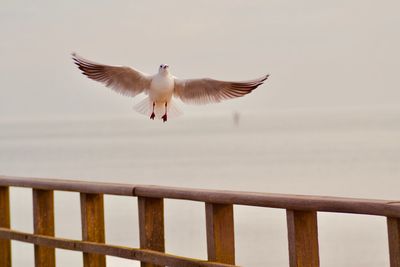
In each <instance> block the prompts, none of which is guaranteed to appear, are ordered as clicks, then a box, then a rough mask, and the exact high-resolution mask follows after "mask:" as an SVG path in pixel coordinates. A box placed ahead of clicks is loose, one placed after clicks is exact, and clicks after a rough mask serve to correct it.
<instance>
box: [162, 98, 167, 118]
mask: <svg viewBox="0 0 400 267" xmlns="http://www.w3.org/2000/svg"><path fill="white" fill-rule="evenodd" d="M161 118H162V120H163V122H166V121H167V119H168V116H167V102H165V113H164V115H163V116H162V117H161Z"/></svg>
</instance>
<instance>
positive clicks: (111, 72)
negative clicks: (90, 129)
mask: <svg viewBox="0 0 400 267" xmlns="http://www.w3.org/2000/svg"><path fill="white" fill-rule="evenodd" d="M72 58H73V60H74V63H75V64H76V65H77V66H78V68H79V69H80V70H81V71H82V73H83V74H84V75H86V76H87V77H88V78H90V79H92V80H95V81H98V82H101V83H103V84H105V85H106V86H107V87H110V88H111V89H113V90H114V91H117V92H118V93H121V94H123V95H127V96H135V95H137V94H140V93H143V92H147V91H148V90H149V88H150V83H151V76H149V75H147V74H144V73H142V72H140V71H137V70H135V69H133V68H130V67H117V66H108V65H103V64H98V63H94V62H91V61H89V60H86V59H84V58H82V57H80V56H78V55H77V54H75V53H74V54H72Z"/></svg>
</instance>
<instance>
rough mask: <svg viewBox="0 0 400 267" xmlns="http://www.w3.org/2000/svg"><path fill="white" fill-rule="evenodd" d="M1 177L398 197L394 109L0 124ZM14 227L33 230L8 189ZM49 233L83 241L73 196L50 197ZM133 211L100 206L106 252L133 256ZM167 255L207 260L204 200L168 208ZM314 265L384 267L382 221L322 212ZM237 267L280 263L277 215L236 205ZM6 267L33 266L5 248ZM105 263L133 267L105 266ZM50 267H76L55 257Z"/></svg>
mask: <svg viewBox="0 0 400 267" xmlns="http://www.w3.org/2000/svg"><path fill="white" fill-rule="evenodd" d="M0 173H1V174H7V175H17V176H31V177H45V178H53V177H54V178H72V179H82V180H93V181H107V182H124V183H135V184H157V185H169V186H183V187H195V188H210V189H232V190H245V191H260V192H276V193H296V194H315V195H334V196H346V197H362V198H383V199H400V110H363V109H354V110H328V111H326V110H308V111H286V112H272V113H268V114H256V113H245V114H240V119H239V124H238V125H235V124H234V123H233V116H232V114H216V115H215V116H213V117H211V116H209V117H202V116H198V115H192V116H191V115H185V116H183V117H181V118H178V119H175V120H171V121H169V122H168V123H166V124H162V123H161V122H159V121H156V122H154V121H150V120H148V119H147V118H144V117H140V116H136V115H132V116H131V117H126V118H107V119H106V118H93V119H83V118H82V119H69V120H67V119H62V120H35V121H30V120H15V121H12V120H8V121H7V120H3V121H0ZM11 198H12V202H11V203H12V206H11V212H12V227H13V228H14V229H17V230H23V231H29V232H31V231H32V228H33V225H32V224H33V223H32V199H31V198H32V197H31V192H30V190H28V189H12V191H11ZM55 198H56V203H55V205H56V235H57V236H59V237H66V238H75V239H80V238H81V232H80V231H81V230H80V211H79V195H78V194H77V193H65V192H57V193H56V195H55ZM136 205H137V202H136V199H134V198H128V197H109V196H107V197H106V198H105V208H106V231H107V232H106V238H107V241H108V242H109V243H113V244H117V245H126V246H132V247H138V244H139V238H138V221H137V207H136ZM165 213H166V214H165V216H166V217H165V220H166V248H167V251H168V252H169V253H175V254H179V255H182V256H189V257H198V258H204V259H205V258H206V239H205V214H204V206H203V204H202V203H197V202H187V201H178V200H166V203H165ZM318 216H319V217H318V218H319V221H318V223H319V242H320V254H321V265H322V266H364V267H372V266H379V267H380V266H388V264H389V263H388V262H389V261H388V245H387V233H386V221H385V219H384V218H381V217H373V216H363V215H348V214H347V215H343V214H327V213H321V214H319V215H318ZM235 220H236V224H235V227H236V229H235V232H236V251H237V264H238V265H241V266H256V267H257V266H277V267H279V266H288V252H287V239H286V235H287V233H286V218H285V212H284V211H282V210H276V209H265V208H252V207H242V206H239V207H236V208H235ZM13 257H14V266H21V267H22V266H24V267H25V266H33V248H32V245H29V244H24V243H19V242H13ZM107 260H108V266H139V265H138V264H136V265H135V263H133V264H132V262H130V261H126V260H120V259H116V258H113V257H109V258H108V259H107ZM57 262H58V266H82V256H81V254H79V253H76V252H70V251H63V250H57Z"/></svg>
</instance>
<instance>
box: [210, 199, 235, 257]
mask: <svg viewBox="0 0 400 267" xmlns="http://www.w3.org/2000/svg"><path fill="white" fill-rule="evenodd" d="M206 227H207V253H208V260H209V261H215V262H220V263H227V264H232V265H234V264H235V233H234V222H233V205H232V204H212V203H206Z"/></svg>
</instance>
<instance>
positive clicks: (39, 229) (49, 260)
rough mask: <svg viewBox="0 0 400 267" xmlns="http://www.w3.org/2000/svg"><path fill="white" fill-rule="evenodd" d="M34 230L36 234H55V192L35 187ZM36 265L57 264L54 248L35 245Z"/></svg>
mask: <svg viewBox="0 0 400 267" xmlns="http://www.w3.org/2000/svg"><path fill="white" fill-rule="evenodd" d="M32 193H33V230H34V233H35V234H39V235H47V236H54V192H53V191H52V190H41V189H33V192H32ZM35 266H36V267H54V266H56V253H55V249H54V248H49V247H43V246H39V245H35Z"/></svg>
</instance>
